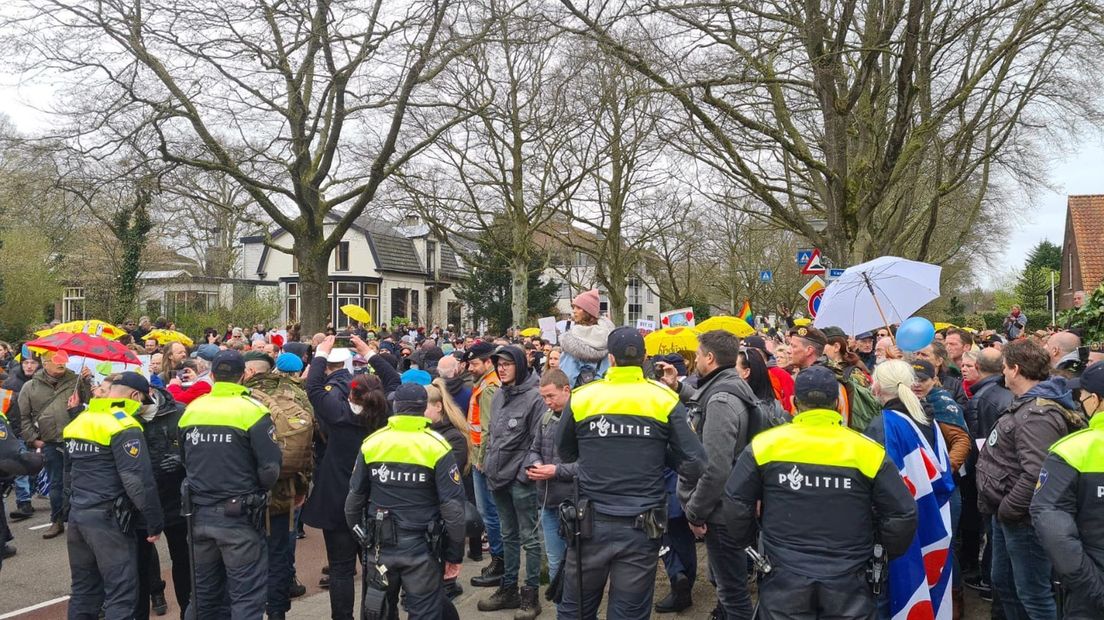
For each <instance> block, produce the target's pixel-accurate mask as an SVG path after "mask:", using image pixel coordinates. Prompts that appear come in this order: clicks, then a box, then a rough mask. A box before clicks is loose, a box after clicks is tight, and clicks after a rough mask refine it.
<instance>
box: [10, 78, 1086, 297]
mask: <svg viewBox="0 0 1104 620" xmlns="http://www.w3.org/2000/svg"><path fill="white" fill-rule="evenodd" d="M17 79H18V77H17V76H10V75H9V76H6V77H0V114H4V115H7V116H8V117H9V118H10V119H11V120H12V122H13V123H14V124H15V125H16V127H18V128H19V130H20V131H24V132H29V133H33V132H35V131H37V130H40V129H43V128H45V127H47V126H48V125H49V122H50V118H49V115H48V114H46V113H45V112H42V111H40V110H39V109H36V108H41V107H45V106H47V105H48V103H47V102H49V101H50V98H51V96H52V92H51V89H50V88H49V87H47V86H42V85H35V86H29V85H21V86H17V85H16V83H15V80H17ZM1049 181H1050V185H1052V186H1053V187H1054V188H1055V190H1054V191H1050V190H1040V191H1039V192H1037V193H1036V194H1035V195H1034V196H1033V197H1032V198H1033V201H1031V202H1029V201H1027V200H1026V199H1023V200H1020V199H1016V198H1015V197H1012V198H1010V200H1009V205H1008V207H1007V208H1008V209H1009V211H1010V212H1011V213H1013V214H1014V215H1013V217H1012V218H1010V220H1009V224H1008V226H1009V228H1007V229H1002V230H998V231H994V232H995V233H996V234H997V238H996V239H995V241H996V242H995V243H993V244H992V247H993V249H994V251H997V252H1001V254H1000V255H998V256H996V257H993V258H995V259H996V260H995V261H994V264H995V265H998V267H997V268H996V269H994V270H993V272H992V273H982V274H980V275H981V278H982V281H981V282H979V284H981V285H982V286H983V287H985V286H989V285H990V284H991V283H992V282H993V281H995V280H997V279H999V278H1000V277H1001V275H1002V274H1006V273H1009V272H1011V271H1019V269H1020V268H1021V267H1022V266H1023V262H1024V257H1025V256H1026V255H1027V253H1028V252H1029V251H1031V248H1032V247H1033V246H1034V245H1035V244H1036V243H1038V242H1040V241H1042V240H1044V239H1049V240H1050V241H1051V242H1053V243H1056V244H1058V245H1061V244H1062V236H1063V234H1064V232H1065V221H1066V220H1065V218H1066V196H1067V195H1069V194H1104V141H1102V139H1101V134H1100V132H1095V131H1087V132H1085V137H1084V139H1083V140H1082V141H1081V143H1080V144H1077V145H1075V147H1074V148H1072V149H1071V150H1069V151H1067V152H1065V153H1063V154H1062V155H1061V156H1056V157H1055V158H1054V160H1053V161H1052V162H1051V167H1050V174H1049ZM1009 232H1010V233H1011V234H1010V237H1009V238H1008V239H1007V242H1002V241H1001V240H1000V237H999V236H1000V235H1002V234H1008V233H1009Z"/></svg>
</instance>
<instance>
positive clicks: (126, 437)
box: [62, 372, 164, 620]
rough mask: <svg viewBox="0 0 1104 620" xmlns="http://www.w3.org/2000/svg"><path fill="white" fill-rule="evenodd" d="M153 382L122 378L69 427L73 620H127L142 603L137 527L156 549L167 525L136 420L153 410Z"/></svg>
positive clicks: (134, 375)
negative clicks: (146, 407)
mask: <svg viewBox="0 0 1104 620" xmlns="http://www.w3.org/2000/svg"><path fill="white" fill-rule="evenodd" d="M149 402H150V400H149V382H147V381H146V379H145V377H143V376H142V375H140V374H138V373H136V372H124V373H122V374H121V375H119V377H118V379H116V381H115V382H114V383H112V384H111V387H110V388H109V389H108V391H107V396H106V397H98V398H93V399H92V400H91V401H89V403H88V408H87V409H85V410H84V412H82V413H81V414H80V415H78V416H77V417H76V419H74V420H73V421H72V422H70V423H69V424H68V425H66V427H65V429H64V430H63V431H62V438H63V439H64V440H65V447H66V452H67V453H68V458H67V459H66V466H67V469H69V472H67V474H68V475H67V476H66V477H67V478H68V482H69V485H68V486H69V489H70V495H69V505H70V510H69V532H68V547H69V570H70V571H71V574H72V581H73V586H72V597H71V598H70V600H69V618H70V620H74V619H77V618H82V619H83V618H88V619H95V618H97V617H99V615H100V610H101V608H102V609H103V613H104V618H105V619H106V620H113V619H115V618H130V617H132V615H133V613H134V606H135V602H136V601H137V596H138V562H137V558H138V546H137V545H138V541H137V539H136V538H135V535H134V530H135V529H136V526H137V523H136V520H137V519H138V518H139V515H137V514H135V513H134V511H135V510H137V511H138V512H139V513H140V518H141V519H142V521H143V522H144V525H143V526H142V528H141V529H142V530H143V531H145V532H146V533H147V538H146V541H147V542H149V543H155V542H157V539H158V538H160V536H161V530H162V528H163V526H164V519H163V518H162V514H161V503H160V502H159V501H158V499H157V485H156V483H155V482H154V478H153V467H152V465H150V460H149V450H147V448H146V439H145V436H144V435H143V434H142V424H141V423H140V422H139V421H138V420H137V419H136V418H135V414H137V413H138V411H139V409H140V408H141V406H142V403H147V404H148V403H149Z"/></svg>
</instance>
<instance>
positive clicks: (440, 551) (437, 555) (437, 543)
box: [426, 519, 448, 563]
mask: <svg viewBox="0 0 1104 620" xmlns="http://www.w3.org/2000/svg"><path fill="white" fill-rule="evenodd" d="M426 543H427V544H429V555H430V557H432V558H433V559H434V560H437V562H438V563H441V562H444V561H445V547H446V546H447V545H448V536H447V535H446V533H445V522H444V521H443V520H441V519H436V520H435V521H433V522H431V523H430V524H429V525H428V526H426Z"/></svg>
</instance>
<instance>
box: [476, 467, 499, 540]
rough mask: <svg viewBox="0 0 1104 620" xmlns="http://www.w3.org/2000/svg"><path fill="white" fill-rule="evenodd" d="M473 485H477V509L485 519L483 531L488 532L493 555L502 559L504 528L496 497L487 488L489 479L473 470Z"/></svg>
mask: <svg viewBox="0 0 1104 620" xmlns="http://www.w3.org/2000/svg"><path fill="white" fill-rule="evenodd" d="M472 483H474V484H475V507H476V509H478V510H479V516H481V517H483V529H484V531H486V532H487V542H488V543H490V546H491V555H492V556H494V557H496V558H501V557H502V526H501V525H500V524H499V521H498V508H497V507H495V501H494V497H493V496H492V495H491V490H490V489H489V488H487V479H486V478H485V477H484V476H483V472H481V471H479V470H478V469H475V468H474V467H473V468H472Z"/></svg>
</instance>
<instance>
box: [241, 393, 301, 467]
mask: <svg viewBox="0 0 1104 620" xmlns="http://www.w3.org/2000/svg"><path fill="white" fill-rule="evenodd" d="M250 395H251V396H252V397H253V398H255V399H256V400H257V401H258V402H260V403H261V404H262V405H264V406H265V407H267V408H268V412H269V414H270V415H271V416H272V424H273V425H274V426H275V427H276V443H277V444H279V446H280V453H281V454H282V455H283V462H282V464H281V465H280V478H281V479H285V478H291V477H293V476H296V475H298V474H300V473H303V472H309V471H310V470H311V469H312V467H313V466H314V411H313V410H311V408H310V407H304V406H303V405H302V404H300V402H299V401H298V398H297V396H299V394H297V393H296V389H295V387H294V384H292V385H289V384H287V383H285V382H284V380H281V381H280V384H279V386H278V387H277V388H276V390H275V391H274V393H268V392H264V391H262V390H259V389H253V390H252V393H251V394H250ZM303 398H304V399H305V398H306V397H305V394H304V395H303Z"/></svg>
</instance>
